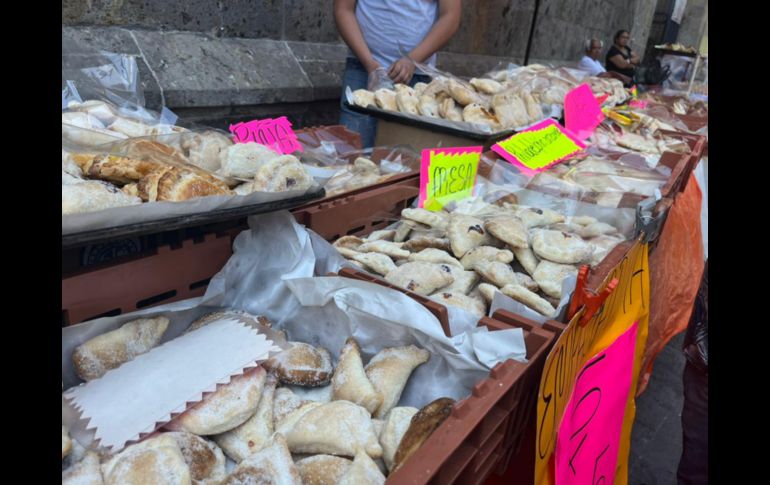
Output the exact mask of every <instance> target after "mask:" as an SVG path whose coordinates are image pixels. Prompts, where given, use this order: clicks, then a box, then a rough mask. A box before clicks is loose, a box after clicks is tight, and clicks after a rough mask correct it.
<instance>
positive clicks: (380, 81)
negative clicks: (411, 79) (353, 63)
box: [366, 65, 393, 92]
mask: <svg viewBox="0 0 770 485" xmlns="http://www.w3.org/2000/svg"><path fill="white" fill-rule="evenodd" d="M382 88H385V89H393V81H391V80H390V77H388V72H387V71H386V70H385V68H384V67H379V65H378V67H376V68H375V69H373V70H372V71H370V72H369V82H368V83H367V84H366V89H368V90H369V91H372V92H374V91H377V90H378V89H382Z"/></svg>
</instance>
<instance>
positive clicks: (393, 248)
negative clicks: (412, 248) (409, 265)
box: [356, 241, 410, 259]
mask: <svg viewBox="0 0 770 485" xmlns="http://www.w3.org/2000/svg"><path fill="white" fill-rule="evenodd" d="M402 246H403V243H396V242H391V241H368V242H365V243H363V244H362V245H360V246H358V248H356V251H358V252H360V253H382V254H385V255H387V256H390V257H391V258H393V259H406V258H408V257H409V254H410V253H409V251H407V250H406V249H401V247H402Z"/></svg>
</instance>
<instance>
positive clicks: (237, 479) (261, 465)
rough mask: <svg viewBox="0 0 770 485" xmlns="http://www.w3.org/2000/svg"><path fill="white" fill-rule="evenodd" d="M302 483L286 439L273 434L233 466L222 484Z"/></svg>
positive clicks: (293, 484) (282, 484)
mask: <svg viewBox="0 0 770 485" xmlns="http://www.w3.org/2000/svg"><path fill="white" fill-rule="evenodd" d="M256 484H258V485H262V484H265V485H267V484H270V485H302V478H300V475H299V470H297V467H296V466H295V465H294V460H292V458H291V453H290V452H289V448H288V447H287V445H286V439H285V438H284V437H283V436H282V435H281V434H280V433H276V434H274V435H273V437H272V439H271V440H270V442H269V443H268V444H267V445H266V446H265V447H264V448H262V450H260V451H258V452H257V453H254V454H253V455H250V456H249V457H248V458H246V459H245V460H243V461H242V462H240V463H239V464H238V466H236V467H235V469H234V470H233V471H232V473H230V475H228V476H227V478H226V479H225V481H224V482H222V485H256Z"/></svg>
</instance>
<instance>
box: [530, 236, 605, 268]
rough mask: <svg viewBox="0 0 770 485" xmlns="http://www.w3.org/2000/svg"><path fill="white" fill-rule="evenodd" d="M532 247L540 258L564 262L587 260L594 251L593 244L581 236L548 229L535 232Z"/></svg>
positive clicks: (571, 262) (572, 262)
mask: <svg viewBox="0 0 770 485" xmlns="http://www.w3.org/2000/svg"><path fill="white" fill-rule="evenodd" d="M532 249H533V250H534V251H535V254H536V255H537V256H538V257H539V258H541V259H547V260H548V261H553V262H554V263H562V264H574V263H581V262H583V261H587V260H589V258H590V257H591V255H592V254H593V252H594V247H593V245H592V244H589V243H587V242H585V241H583V239H581V238H580V237H579V236H576V235H573V234H569V233H567V232H560V231H550V230H548V229H538V230H535V231H534V232H533V234H532Z"/></svg>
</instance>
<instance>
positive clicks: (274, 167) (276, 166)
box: [252, 155, 314, 192]
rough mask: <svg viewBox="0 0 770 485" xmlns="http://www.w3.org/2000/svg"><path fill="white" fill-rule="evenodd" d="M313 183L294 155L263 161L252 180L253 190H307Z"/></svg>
mask: <svg viewBox="0 0 770 485" xmlns="http://www.w3.org/2000/svg"><path fill="white" fill-rule="evenodd" d="M313 183H314V180H313V177H312V176H311V175H310V174H309V173H308V171H307V170H306V169H305V166H304V165H302V163H300V161H299V159H298V158H297V157H295V156H294V155H281V156H280V157H276V158H273V159H272V160H270V161H269V162H267V163H265V164H264V165H262V166H261V167H260V168H259V169H258V170H257V174H256V175H255V176H254V182H252V184H253V186H254V191H255V192H285V191H289V190H307V189H309V188H310V187H312V186H313Z"/></svg>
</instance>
